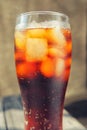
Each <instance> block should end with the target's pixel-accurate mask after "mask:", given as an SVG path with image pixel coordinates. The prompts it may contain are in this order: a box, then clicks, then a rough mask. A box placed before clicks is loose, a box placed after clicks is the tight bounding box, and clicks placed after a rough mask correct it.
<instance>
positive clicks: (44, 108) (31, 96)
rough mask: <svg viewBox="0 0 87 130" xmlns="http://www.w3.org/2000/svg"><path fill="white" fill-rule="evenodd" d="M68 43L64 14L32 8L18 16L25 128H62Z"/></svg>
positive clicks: (19, 74) (17, 45) (17, 46)
mask: <svg viewBox="0 0 87 130" xmlns="http://www.w3.org/2000/svg"><path fill="white" fill-rule="evenodd" d="M71 43H72V41H71V30H70V24H69V18H68V16H66V15H65V14H62V13H57V12H51V11H34V12H27V13H23V14H20V15H19V16H18V17H17V21H16V27H15V62H16V73H17V78H18V82H19V86H20V92H21V97H22V103H23V110H24V124H25V130H62V115H63V106H64V98H65V92H66V87H67V82H68V78H69V74H70V66H71V51H72V45H71Z"/></svg>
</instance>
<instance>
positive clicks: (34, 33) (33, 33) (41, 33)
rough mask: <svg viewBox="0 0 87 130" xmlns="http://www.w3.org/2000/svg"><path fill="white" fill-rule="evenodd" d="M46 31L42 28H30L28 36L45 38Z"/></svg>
mask: <svg viewBox="0 0 87 130" xmlns="http://www.w3.org/2000/svg"><path fill="white" fill-rule="evenodd" d="M45 35H46V31H45V29H42V28H37V29H35V28H34V29H28V30H27V38H45Z"/></svg>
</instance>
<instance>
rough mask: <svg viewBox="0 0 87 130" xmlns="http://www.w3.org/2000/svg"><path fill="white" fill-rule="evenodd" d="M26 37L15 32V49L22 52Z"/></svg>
mask: <svg viewBox="0 0 87 130" xmlns="http://www.w3.org/2000/svg"><path fill="white" fill-rule="evenodd" d="M25 43H26V37H25V35H24V34H23V33H22V32H19V31H16V33H15V46H16V48H17V49H20V50H24V49H25Z"/></svg>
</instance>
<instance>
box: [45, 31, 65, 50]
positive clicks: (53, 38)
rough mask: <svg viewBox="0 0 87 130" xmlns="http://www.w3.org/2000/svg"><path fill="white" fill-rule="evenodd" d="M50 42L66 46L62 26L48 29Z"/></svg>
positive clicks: (58, 45) (62, 46)
mask: <svg viewBox="0 0 87 130" xmlns="http://www.w3.org/2000/svg"><path fill="white" fill-rule="evenodd" d="M46 37H47V39H48V42H49V43H51V44H53V45H57V47H58V48H61V49H62V48H64V47H65V46H66V40H65V37H64V35H63V33H62V31H61V29H60V28H53V29H47V36H46Z"/></svg>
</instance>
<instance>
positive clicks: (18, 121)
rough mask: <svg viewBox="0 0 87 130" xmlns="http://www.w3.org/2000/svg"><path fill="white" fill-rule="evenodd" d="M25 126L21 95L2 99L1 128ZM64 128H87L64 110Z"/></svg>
mask: <svg viewBox="0 0 87 130" xmlns="http://www.w3.org/2000/svg"><path fill="white" fill-rule="evenodd" d="M23 126H24V124H23V109H22V104H21V98H20V96H9V97H5V98H3V99H0V130H23ZM63 130H86V128H85V127H84V126H83V125H82V124H80V123H79V122H78V121H77V120H76V119H75V118H73V117H72V116H71V115H70V114H69V113H68V112H67V111H66V110H64V115H63Z"/></svg>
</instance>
